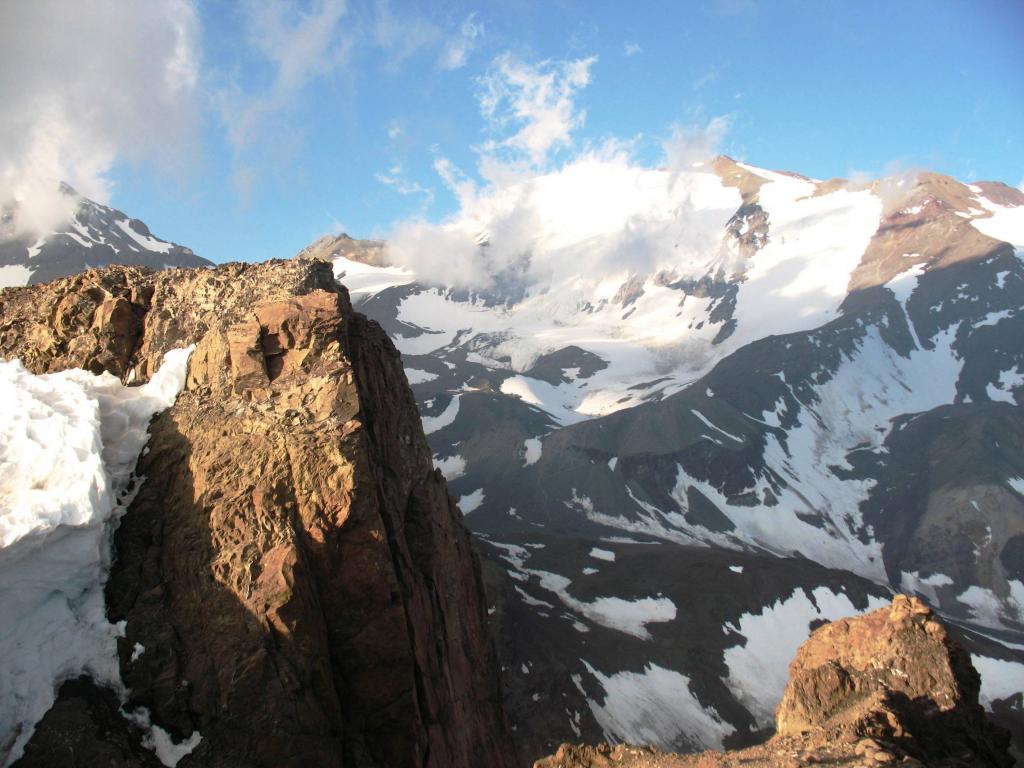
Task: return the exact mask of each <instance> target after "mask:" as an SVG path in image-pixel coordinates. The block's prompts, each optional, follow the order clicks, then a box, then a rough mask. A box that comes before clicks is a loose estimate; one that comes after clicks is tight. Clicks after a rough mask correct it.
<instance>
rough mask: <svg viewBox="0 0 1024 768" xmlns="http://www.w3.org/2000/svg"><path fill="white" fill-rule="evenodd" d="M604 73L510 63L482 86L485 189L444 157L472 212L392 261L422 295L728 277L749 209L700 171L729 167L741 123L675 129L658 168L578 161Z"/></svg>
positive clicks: (413, 237)
mask: <svg viewBox="0 0 1024 768" xmlns="http://www.w3.org/2000/svg"><path fill="white" fill-rule="evenodd" d="M595 63H596V59H595V58H593V57H589V58H582V59H574V60H568V61H542V62H540V63H529V62H525V61H523V60H521V59H519V58H516V57H514V56H512V55H511V54H507V53H506V54H502V55H501V56H498V57H497V58H496V59H495V60H494V61H493V63H492V65H491V67H490V68H489V69H488V72H487V74H486V75H485V76H484V77H483V78H482V79H481V80H480V86H481V89H480V94H479V101H480V112H481V115H482V117H483V118H484V120H485V122H486V125H487V128H488V130H489V132H490V134H489V136H488V138H487V139H486V140H485V141H484V142H483V143H482V144H481V145H480V146H479V147H477V148H476V152H477V160H478V161H477V167H476V169H475V178H474V177H471V176H470V175H469V174H467V173H466V172H464V171H463V170H462V169H460V168H458V167H457V166H456V165H455V164H454V163H452V162H451V161H450V160H449V159H448V158H446V157H444V156H439V157H438V158H436V160H435V163H434V170H435V171H436V172H437V174H438V176H439V178H440V179H441V181H442V182H443V183H444V184H445V186H447V187H448V189H449V190H450V191H451V192H452V194H453V195H454V196H455V198H456V200H457V202H458V206H459V207H458V210H457V211H456V212H455V213H454V214H452V215H451V216H449V217H447V218H446V219H445V220H443V221H441V222H439V223H434V222H430V221H428V220H425V219H424V218H423V217H415V218H413V219H410V220H406V221H403V222H400V223H399V224H397V225H396V226H395V227H394V228H393V230H392V232H391V233H390V234H389V235H388V237H387V242H388V250H387V258H388V259H389V261H390V262H391V263H393V264H396V265H401V266H404V267H407V268H410V269H412V270H414V271H415V272H416V273H417V274H418V275H419V277H420V280H421V281H422V282H426V283H431V284H437V285H444V286H448V287H455V288H468V289H472V290H479V291H484V292H490V293H497V294H499V295H502V296H504V297H513V298H514V297H519V296H522V295H524V294H526V293H528V292H529V291H530V290H545V289H548V288H551V289H552V290H556V288H554V286H557V285H559V284H560V283H562V282H565V281H574V282H579V280H584V281H586V280H588V279H593V281H594V282H595V287H596V284H597V283H599V282H600V281H601V280H603V279H604V278H605V277H608V276H611V275H615V276H616V277H615V279H617V280H619V283H616V286H617V285H619V284H621V281H622V279H624V278H625V277H628V276H629V275H631V274H644V275H649V274H652V273H654V272H655V271H659V270H662V269H669V270H671V269H672V268H673V267H675V266H681V267H684V268H685V269H687V270H691V271H694V272H695V273H696V274H698V275H701V274H704V273H705V272H706V271H707V270H708V269H710V268H711V265H713V264H721V263H722V261H721V258H722V254H721V253H720V249H719V248H718V244H719V242H720V239H721V236H722V231H723V226H724V221H725V220H727V219H728V217H729V216H730V215H731V214H732V212H733V211H734V210H735V207H736V205H737V203H735V201H734V200H733V194H732V191H726V192H725V193H724V194H722V193H721V189H722V187H721V184H720V182H719V180H718V178H717V177H715V176H713V175H712V174H709V173H698V172H695V168H694V164H695V163H700V162H701V161H704V160H707V159H708V158H710V157H711V156H712V155H714V154H715V153H716V150H717V148H718V146H719V145H720V143H721V142H722V141H723V139H724V137H725V134H726V132H727V131H728V127H729V125H728V120H727V119H726V118H723V117H716V118H713V119H711V120H710V121H708V122H707V123H706V124H702V125H698V126H688V127H682V126H674V127H673V128H672V130H671V134H670V136H669V137H668V138H667V139H666V140H665V141H664V142H663V144H662V149H663V158H662V161H661V163H659V164H658V165H657V166H655V167H647V166H644V165H642V164H640V163H638V162H637V161H636V160H635V159H634V157H633V155H632V150H633V142H628V141H619V140H614V139H613V140H608V141H606V142H605V143H604V144H602V145H601V146H598V147H596V148H595V147H592V146H584V147H577V146H576V141H575V138H574V133H575V132H576V131H577V130H578V129H579V128H580V127H581V126H583V125H584V122H585V120H586V111H585V109H584V108H583V107H582V106H581V105H580V104H579V96H580V94H581V92H582V90H583V89H584V88H585V87H586V86H587V85H588V84H589V83H590V81H591V76H592V74H591V73H592V70H593V67H594V65H595ZM389 183H390V182H389ZM730 206H731V207H730ZM723 216H724V217H725V218H724V219H723Z"/></svg>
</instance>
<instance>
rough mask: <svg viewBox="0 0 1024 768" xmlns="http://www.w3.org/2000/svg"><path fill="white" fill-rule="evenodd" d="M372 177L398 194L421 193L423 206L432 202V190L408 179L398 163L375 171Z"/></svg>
mask: <svg viewBox="0 0 1024 768" xmlns="http://www.w3.org/2000/svg"><path fill="white" fill-rule="evenodd" d="M374 177H375V178H376V179H377V181H379V182H380V183H381V184H384V185H386V186H389V187H392V188H393V189H394V190H395V191H396V192H398V193H399V194H400V195H405V196H410V195H421V196H422V197H423V206H424V207H427V206H429V205H430V204H431V203H433V202H434V190H433V189H431V188H430V187H426V186H424V185H422V184H420V183H419V182H417V181H412V180H410V179H409V178H408V177H407V176H406V174H405V170H404V169H403V168H402V166H401V165H400V164H399V165H393V166H391V167H390V168H388V170H387V171H385V172H383V173H376V174H374Z"/></svg>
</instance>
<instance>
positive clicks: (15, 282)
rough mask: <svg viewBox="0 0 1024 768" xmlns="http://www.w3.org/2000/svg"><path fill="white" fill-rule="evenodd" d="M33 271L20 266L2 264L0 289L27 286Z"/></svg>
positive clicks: (0, 267)
mask: <svg viewBox="0 0 1024 768" xmlns="http://www.w3.org/2000/svg"><path fill="white" fill-rule="evenodd" d="M33 271H34V270H32V269H29V268H28V267H25V266H22V265H21V264H4V265H2V266H0V288H13V287H15V286H19V285H28V281H29V278H30V277H32V272H33Z"/></svg>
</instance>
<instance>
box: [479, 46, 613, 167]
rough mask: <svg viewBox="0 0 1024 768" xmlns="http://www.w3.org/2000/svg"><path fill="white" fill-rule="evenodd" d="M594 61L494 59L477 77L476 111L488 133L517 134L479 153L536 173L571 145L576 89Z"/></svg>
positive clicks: (578, 121)
mask: <svg viewBox="0 0 1024 768" xmlns="http://www.w3.org/2000/svg"><path fill="white" fill-rule="evenodd" d="M596 61H597V58H596V57H594V56H591V57H589V58H586V59H575V60H572V61H558V62H552V61H542V62H540V63H539V64H527V63H526V62H524V61H522V60H520V59H518V58H516V57H514V56H512V55H511V54H509V53H505V54H502V55H501V56H499V57H498V58H496V59H495V60H494V62H493V63H492V65H491V67H490V69H489V71H488V72H487V74H486V75H484V77H482V78H481V79H480V84H481V86H482V88H483V91H482V93H481V96H480V111H481V113H482V114H483V116H484V117H485V118H487V119H488V121H490V123H491V125H492V129H502V128H506V127H507V126H509V125H513V126H518V130H517V131H516V132H515V133H513V134H512V135H511V136H508V137H506V138H503V139H493V140H491V141H489V142H487V143H486V144H484V146H483V148H482V149H483V152H484V154H485V155H490V156H492V157H493V158H496V159H501V160H504V161H505V162H508V163H511V164H515V165H521V164H522V163H523V161H525V162H526V163H527V164H528V166H529V167H531V168H533V169H540V168H543V167H544V166H545V164H546V163H547V160H548V157H549V155H550V154H551V152H552V151H553V150H556V149H559V148H562V147H567V146H569V145H570V144H571V143H572V132H573V130H575V129H576V128H578V127H579V126H581V125H582V124H583V122H584V120H585V119H586V111H585V110H583V109H579V108H577V106H576V101H575V96H576V93H577V91H579V90H580V89H581V88H585V87H586V86H587V85H588V84H589V83H590V68H591V67H592V66H593V64H594V62H596Z"/></svg>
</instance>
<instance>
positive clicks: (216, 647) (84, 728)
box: [0, 260, 512, 768]
mask: <svg viewBox="0 0 1024 768" xmlns="http://www.w3.org/2000/svg"><path fill="white" fill-rule="evenodd" d="M189 344H194V345H195V351H194V352H193V353H192V356H191V358H190V361H189V367H188V375H187V380H186V384H185V390H184V391H183V392H182V393H181V395H180V396H179V397H178V400H177V402H176V404H175V405H174V406H173V407H172V408H170V409H169V410H167V411H165V412H163V413H162V414H160V415H159V416H158V417H157V418H155V419H154V421H153V423H152V425H151V428H150V433H151V439H150V442H149V444H148V448H147V450H146V451H145V452H144V455H143V456H142V457H141V458H140V461H139V465H138V474H139V475H140V476H142V477H144V478H145V480H144V482H143V483H142V486H141V488H140V489H139V490H138V495H137V496H136V498H135V500H134V501H133V502H132V504H131V506H130V507H129V510H128V512H127V514H126V516H125V517H124V519H123V521H122V523H121V525H120V528H119V529H118V530H117V533H116V537H115V549H116V552H117V560H116V562H115V564H114V566H113V569H112V572H111V574H110V579H109V582H108V584H107V589H106V594H107V605H108V613H109V616H110V619H111V621H115V622H116V621H124V622H126V625H125V626H126V630H125V636H124V638H123V639H122V640H121V641H119V653H120V665H121V674H122V678H123V680H124V683H125V685H126V686H127V689H128V694H127V700H126V701H124V702H121V704H122V705H123V706H124V708H125V710H127V711H138V710H139V708H142V707H144V708H145V709H146V710H148V712H149V714H150V717H151V719H152V722H153V723H155V724H158V725H159V726H160V727H161V728H163V729H164V730H165V731H167V732H168V733H169V734H170V736H171V737H172V739H173V740H174V742H175V743H177V742H180V741H183V740H185V739H187V738H189V737H190V736H193V735H194V734H196V733H198V734H200V735H201V740H200V741H199V742H198V746H196V747H195V748H194V749H193V751H192V752H191V754H188V755H186V756H185V757H183V758H182V759H181V761H180V763H179V765H180V766H181V768H187V767H188V766H235V765H245V766H288V765H294V766H298V765H303V766H318V765H322V766H337V765H345V766H390V765H403V766H438V767H441V766H470V765H494V766H502V765H506V764H509V758H508V756H509V755H510V754H511V753H512V750H511V747H510V741H509V738H508V732H507V730H506V725H505V722H504V716H503V713H502V708H501V702H500V691H499V683H498V678H497V667H496V664H495V663H494V657H493V652H492V649H491V646H490V642H489V640H488V637H487V630H486V619H485V614H484V597H483V588H482V582H481V576H480V569H479V563H478V560H477V556H476V555H475V553H474V551H473V549H472V547H471V544H470V539H469V534H468V533H467V531H466V530H465V528H464V527H463V526H462V523H461V519H460V518H461V515H460V514H459V511H458V509H457V508H456V507H455V505H454V503H453V502H452V501H451V499H450V497H449V496H448V493H447V488H446V484H445V481H444V478H443V477H442V476H441V474H440V472H438V471H436V470H434V469H433V467H432V465H431V457H430V452H429V450H428V449H427V447H426V443H425V440H424V437H423V432H422V428H421V425H420V420H419V416H418V414H417V411H416V405H415V402H414V400H413V398H412V395H411V393H410V391H409V388H408V386H407V384H406V383H405V377H404V374H403V373H402V368H401V363H400V360H399V356H398V353H397V352H396V351H395V349H394V347H393V346H392V344H391V342H390V341H389V340H388V339H387V337H386V336H385V334H384V333H383V332H382V331H381V330H380V329H379V327H378V326H377V325H376V324H375V323H373V322H371V321H368V320H367V319H366V318H365V317H363V316H362V315H359V314H356V313H354V312H353V311H352V308H351V305H350V303H349V300H348V295H347V292H346V291H345V290H344V289H343V288H340V287H339V286H338V285H337V283H336V282H335V281H334V279H333V276H332V275H331V271H330V268H329V267H328V266H327V265H325V264H323V263H321V262H314V261H309V260H293V261H289V262H269V263H266V264H259V265H242V264H229V265H224V266H221V267H218V268H216V269H213V270H171V271H164V272H156V273H154V272H151V271H150V270H148V269H145V268H137V267H112V268H108V269H102V270H89V271H87V272H85V273H83V274H80V275H78V276H75V277H71V278H66V279H62V280H58V281H55V282H52V283H49V284H47V285H44V286H39V287H31V288H16V289H9V290H7V291H4V292H3V293H0V355H2V356H4V357H20V358H21V359H22V361H23V362H24V364H25V365H26V367H28V368H29V369H30V370H32V371H33V372H36V373H41V372H47V371H56V370H61V369H64V368H68V367H82V368H85V369H88V370H91V371H93V372H97V373H98V372H100V371H109V372H111V373H113V374H114V375H117V376H119V377H121V378H122V380H123V381H133V382H142V381H145V380H147V379H148V377H150V376H151V375H152V373H153V371H154V370H155V367H156V365H157V364H158V361H159V360H160V359H161V357H162V355H163V354H164V352H166V351H168V350H169V349H173V348H177V347H182V346H185V345H189ZM117 706H118V702H116V701H115V697H114V696H112V695H110V693H109V692H107V691H103V690H100V689H98V688H96V686H94V685H92V684H91V683H90V682H89V681H88V680H87V679H81V680H78V681H70V682H68V683H66V684H65V685H64V687H63V688H62V690H61V694H60V696H59V698H58V702H57V704H56V705H55V706H54V707H53V709H52V710H51V711H50V713H48V714H47V716H46V717H45V718H44V719H43V721H42V722H41V723H40V724H39V725H38V726H37V729H36V733H35V735H34V737H33V739H32V740H31V741H30V742H29V744H28V747H27V748H26V751H25V755H24V757H23V758H22V759H21V760H20V761H19V763H17V764H18V765H23V766H43V765H56V764H60V765H81V766H85V765H95V764H98V763H99V762H102V763H103V764H105V765H115V766H141V765H151V764H153V765H155V764H157V763H156V762H155V761H154V758H153V755H152V753H150V752H148V751H147V750H145V749H140V747H139V740H140V735H141V734H140V733H139V732H138V729H137V727H135V726H133V725H132V724H131V723H129V722H128V721H127V720H126V719H125V718H124V717H121V716H120V715H119V714H118V712H117ZM193 738H194V736H193Z"/></svg>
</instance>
